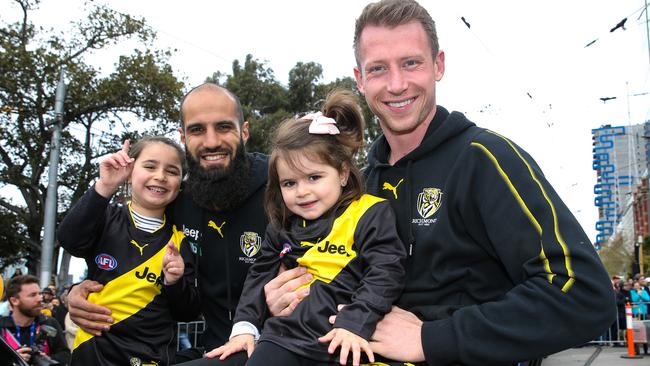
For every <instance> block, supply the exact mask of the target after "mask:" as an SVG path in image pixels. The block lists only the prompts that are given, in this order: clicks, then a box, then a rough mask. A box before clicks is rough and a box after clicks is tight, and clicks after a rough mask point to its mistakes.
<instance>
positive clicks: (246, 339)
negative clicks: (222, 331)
mask: <svg viewBox="0 0 650 366" xmlns="http://www.w3.org/2000/svg"><path fill="white" fill-rule="evenodd" d="M253 350H255V337H253V335H252V334H240V335H238V336H234V337H232V338H230V340H229V341H228V343H226V344H224V345H223V346H221V347H218V348H215V349H213V350H212V351H210V352H208V353H206V354H205V355H204V356H205V357H209V358H215V357H217V356H218V357H219V359H220V360H225V359H226V358H227V357H228V356H230V355H232V354H234V353H237V352H241V351H246V352H247V353H248V357H249V358H250V357H251V355H252V354H253Z"/></svg>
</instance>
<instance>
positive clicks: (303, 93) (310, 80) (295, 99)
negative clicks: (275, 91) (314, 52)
mask: <svg viewBox="0 0 650 366" xmlns="http://www.w3.org/2000/svg"><path fill="white" fill-rule="evenodd" d="M322 77H323V67H322V66H321V65H320V64H317V63H315V62H307V63H302V62H298V63H297V64H296V66H294V67H293V69H291V71H289V93H288V94H289V105H290V109H291V111H292V112H293V113H300V112H306V111H311V110H314V109H316V103H318V102H319V100H318V99H316V98H317V97H318V95H317V94H316V87H317V85H316V83H317V82H318V81H319V80H320V79H321V78H322Z"/></svg>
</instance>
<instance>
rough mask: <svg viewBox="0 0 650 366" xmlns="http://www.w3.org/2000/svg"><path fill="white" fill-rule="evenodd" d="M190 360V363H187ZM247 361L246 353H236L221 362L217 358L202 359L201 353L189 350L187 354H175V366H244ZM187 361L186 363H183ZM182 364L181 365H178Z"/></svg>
mask: <svg viewBox="0 0 650 366" xmlns="http://www.w3.org/2000/svg"><path fill="white" fill-rule="evenodd" d="M188 360H192V361H188ZM247 360H248V355H247V354H246V352H238V353H235V354H234V355H230V357H228V358H226V359H225V360H223V361H221V360H220V359H219V358H204V357H203V351H202V350H198V349H196V348H191V349H190V350H188V352H185V350H184V351H182V352H181V353H180V354H176V362H177V363H176V364H175V365H176V366H244V365H245V364H246V361H247ZM185 361H187V362H185ZM179 362H182V363H179Z"/></svg>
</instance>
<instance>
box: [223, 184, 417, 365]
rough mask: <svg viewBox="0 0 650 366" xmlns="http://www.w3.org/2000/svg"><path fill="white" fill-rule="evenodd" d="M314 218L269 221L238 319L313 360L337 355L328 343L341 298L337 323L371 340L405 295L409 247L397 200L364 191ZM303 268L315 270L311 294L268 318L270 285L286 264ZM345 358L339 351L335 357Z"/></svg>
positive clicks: (263, 338) (251, 270) (324, 359)
mask: <svg viewBox="0 0 650 366" xmlns="http://www.w3.org/2000/svg"><path fill="white" fill-rule="evenodd" d="M338 211H339V214H338V215H337V216H336V217H334V215H332V214H330V215H327V216H325V217H321V218H320V219H317V220H315V221H310V222H306V221H304V220H303V219H301V218H294V219H293V221H292V224H291V227H290V228H289V230H279V231H278V230H276V229H274V228H273V227H272V225H269V227H268V229H267V232H266V237H265V239H264V243H263V244H262V254H261V256H260V258H258V259H257V261H256V263H255V264H254V265H253V266H252V267H251V269H250V272H249V273H248V277H247V279H246V284H245V285H244V291H243V292H242V297H241V299H240V302H239V306H238V307H237V313H236V316H235V322H240V321H247V322H250V323H252V324H253V325H255V326H256V327H257V328H258V329H262V325H263V327H264V328H263V330H262V334H261V337H260V341H270V342H273V343H276V344H277V345H279V346H281V347H283V348H285V349H287V350H289V351H291V352H293V353H295V354H297V355H299V356H302V357H306V358H308V359H313V360H317V361H333V360H334V358H333V356H332V355H330V354H328V352H327V347H328V345H327V344H323V343H319V342H318V337H322V336H324V335H325V334H327V332H329V331H330V330H331V329H332V325H331V324H329V322H328V317H329V316H330V315H334V314H337V309H336V307H337V305H338V304H348V305H346V306H345V308H344V309H343V310H341V311H340V312H338V315H337V317H336V323H335V324H334V327H337V328H345V329H347V330H349V331H351V332H353V333H355V334H357V335H360V336H362V337H364V338H366V339H369V338H370V336H371V335H372V333H373V332H374V330H375V326H376V324H377V322H378V321H379V319H381V317H382V316H383V315H384V314H385V313H386V312H388V311H389V310H390V308H391V305H392V304H393V301H394V300H395V299H397V297H398V296H399V294H400V292H401V290H402V286H403V279H404V267H403V261H404V258H405V256H406V253H405V250H404V246H403V244H402V242H401V241H400V240H399V238H398V237H397V232H396V230H395V218H394V216H393V213H392V210H391V208H390V205H389V204H388V203H387V202H386V201H385V200H382V199H380V198H377V197H373V196H370V195H364V196H362V197H361V198H360V199H359V200H357V201H354V202H352V203H351V204H350V205H349V206H348V207H347V208H343V209H340V210H338ZM281 262H284V263H285V264H287V265H288V266H289V267H294V266H296V265H297V264H299V265H301V266H304V267H306V268H307V270H308V271H309V272H310V273H311V274H312V275H313V276H314V280H313V281H312V283H311V284H310V290H309V296H307V297H306V298H304V299H303V300H302V301H301V302H300V304H299V305H298V306H297V307H296V309H295V310H294V311H293V313H291V315H289V316H278V317H271V318H268V319H266V318H267V315H268V311H267V306H266V303H265V298H264V285H265V284H266V283H267V282H268V281H269V280H271V279H273V278H274V277H275V276H276V275H277V272H278V268H279V266H280V263H281ZM336 360H338V357H336Z"/></svg>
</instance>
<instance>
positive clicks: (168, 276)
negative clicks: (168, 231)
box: [162, 240, 185, 285]
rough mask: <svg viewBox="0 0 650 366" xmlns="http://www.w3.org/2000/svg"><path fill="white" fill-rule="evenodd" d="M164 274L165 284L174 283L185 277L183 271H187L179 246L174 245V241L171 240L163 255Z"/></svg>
mask: <svg viewBox="0 0 650 366" xmlns="http://www.w3.org/2000/svg"><path fill="white" fill-rule="evenodd" d="M162 267H163V274H164V275H165V284H167V285H173V284H175V283H176V282H177V281H178V280H179V279H180V278H181V277H183V272H185V262H183V257H181V254H180V253H179V252H178V248H176V245H174V242H172V241H171V240H170V241H169V243H167V247H166V248H165V255H163V262H162Z"/></svg>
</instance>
